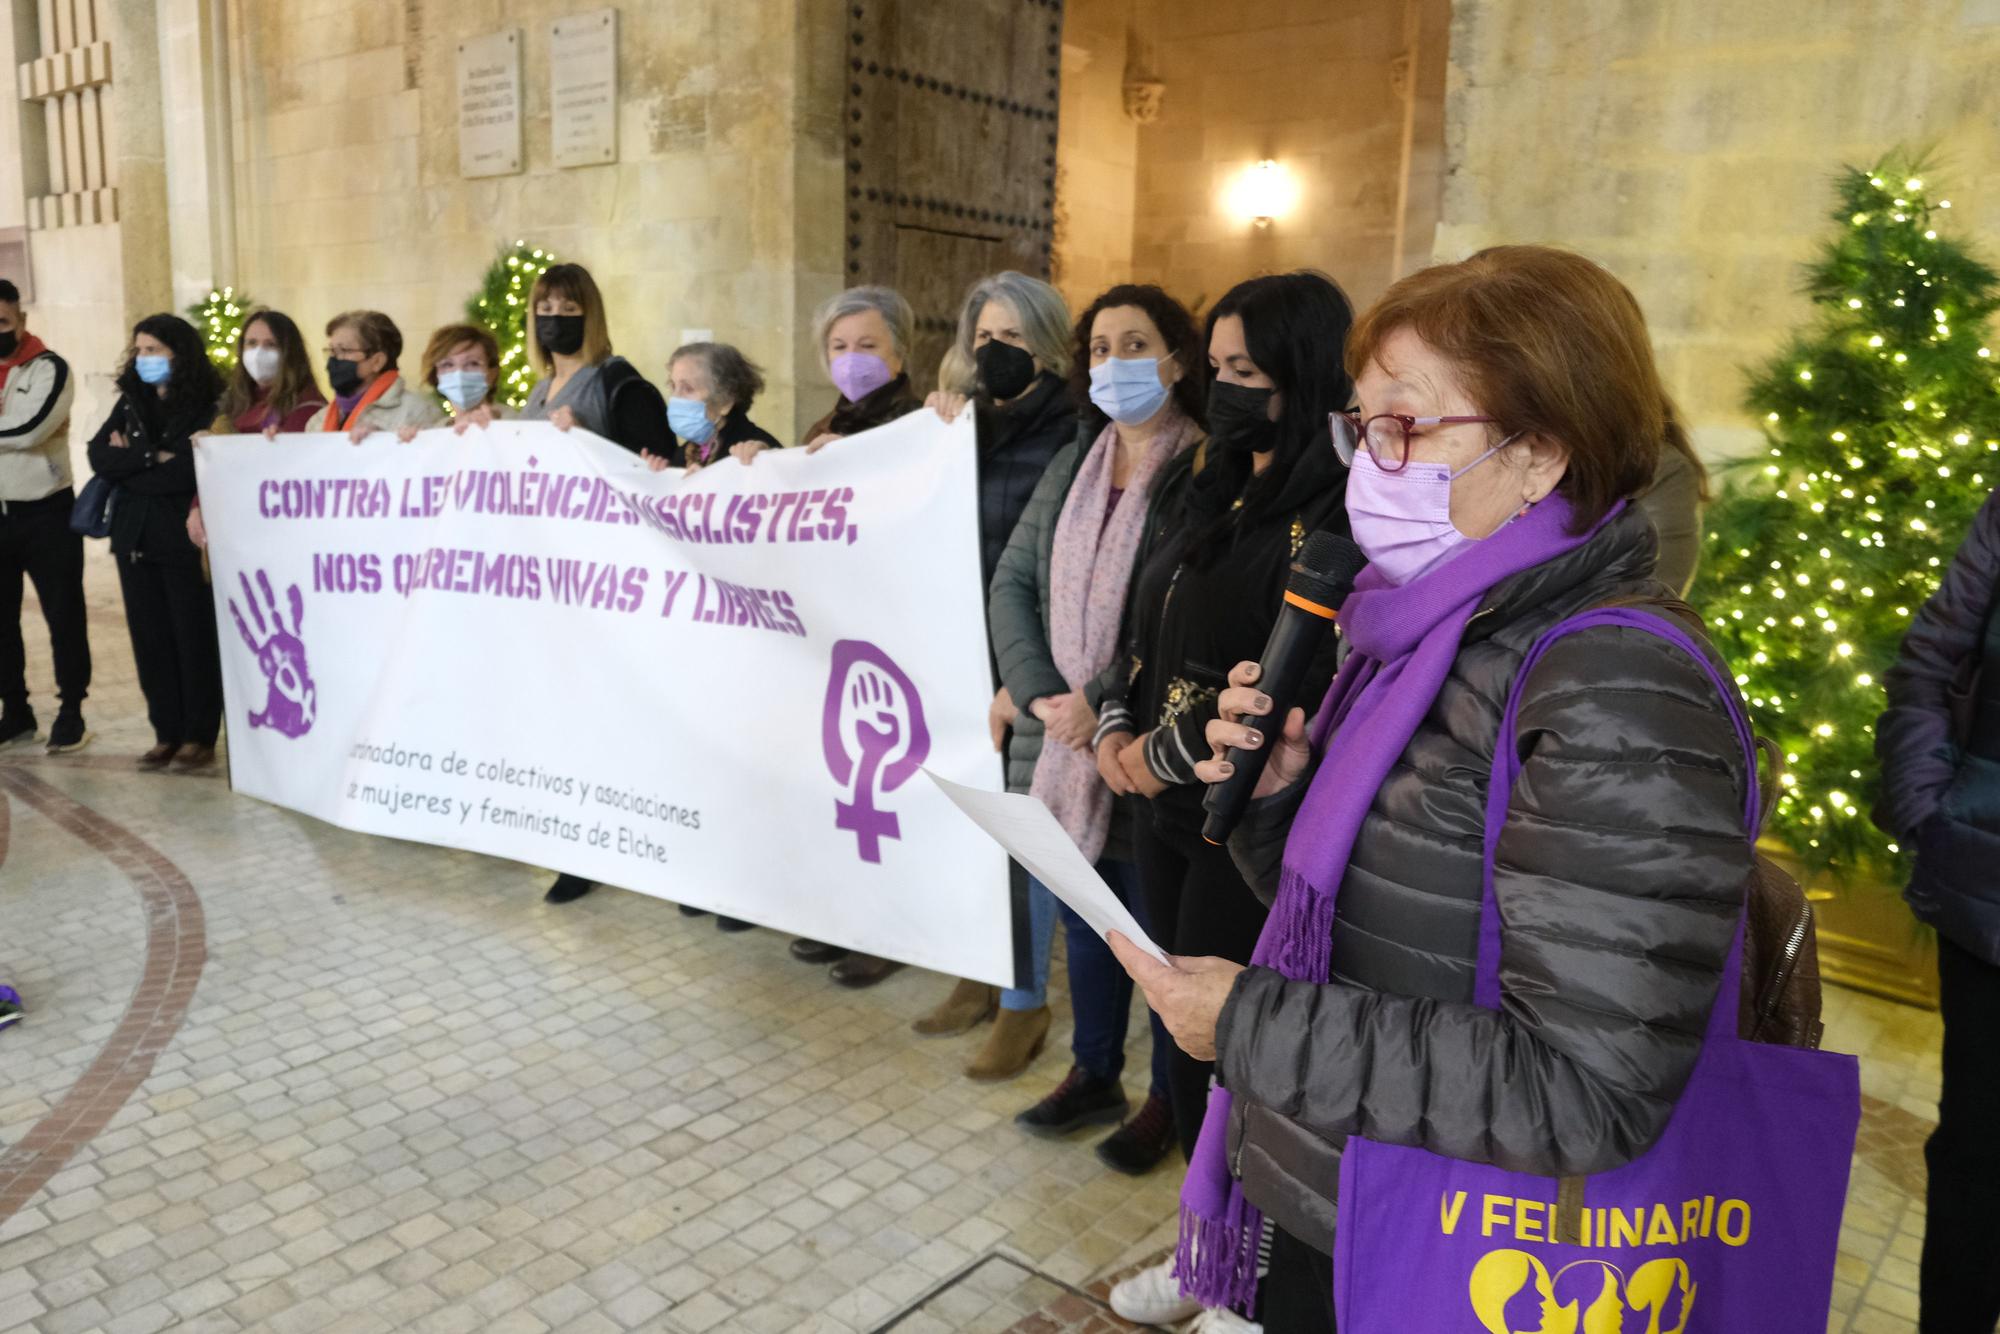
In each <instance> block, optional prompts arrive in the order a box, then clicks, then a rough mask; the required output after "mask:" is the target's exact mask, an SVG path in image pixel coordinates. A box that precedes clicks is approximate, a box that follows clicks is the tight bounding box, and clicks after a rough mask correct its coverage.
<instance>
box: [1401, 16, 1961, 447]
mask: <svg viewBox="0 0 2000 1334" xmlns="http://www.w3.org/2000/svg"><path fill="white" fill-rule="evenodd" d="M1452 12H1453V21H1452V32H1451V70H1450V92H1449V100H1448V104H1447V107H1446V127H1447V143H1448V150H1447V151H1448V157H1449V164H1450V167H1449V175H1448V178H1447V181H1448V183H1447V186H1446V193H1445V202H1444V219H1443V225H1442V226H1441V227H1440V229H1439V232H1438V238H1437V255H1438V257H1439V258H1440V259H1455V258H1459V257H1462V256H1463V255H1466V254H1468V253H1470V252H1471V251H1473V250H1476V249H1478V248H1479V247H1481V246H1485V245H1492V244H1496V243H1499V242H1513V241H1550V242H1556V243H1559V244H1563V245H1567V246H1571V247H1573V248H1575V249H1577V250H1579V251H1581V252H1583V253H1585V254H1588V255H1590V256H1591V257H1593V258H1595V259H1597V260H1599V261H1601V262H1602V263H1604V264H1606V265H1608V266H1609V267H1610V268H1611V269H1612V270H1613V271H1615V272H1616V273H1617V274H1618V275H1619V276H1620V277H1622V278H1623V279H1624V280H1625V281H1626V282H1627V283H1629V284H1631V286H1632V288H1633V290H1634V291H1635V292H1637V294H1638V296H1639V300H1640V302H1641V304H1642V305H1643V306H1644V307H1645V309H1646V313H1647V315H1648V317H1649V318H1650V320H1651V322H1652V329H1653V336H1654V341H1655V343H1656V345H1657V346H1658V348H1659V351H1660V356H1661V361H1662V364H1663V368H1664V370H1665V372H1666V374H1667V377H1668V381H1669V383H1670V385H1671V387H1672V389H1673V391H1674V393H1675V394H1676V395H1677V397H1678V398H1679V399H1680V402H1681V404H1682V406H1683V408H1684V410H1685V411H1686V413H1687V415H1688V417H1689V420H1690V422H1691V423H1692V425H1693V426H1694V428H1695V432H1696V435H1697V439H1698V441H1699V442H1700V444H1701V445H1702V447H1703V448H1704V450H1706V451H1707V452H1708V453H1710V454H1711V455H1712V456H1721V455H1727V454H1734V453H1741V452H1744V451H1746V450H1749V449H1752V448H1754V447H1755V446H1756V444H1757V442H1758V438H1759V437H1758V436H1757V434H1756V432H1755V430H1754V428H1753V427H1752V426H1751V424H1750V421H1749V418H1748V416H1747V415H1746V414H1745V412H1744V411H1743V409H1742V406H1741V398H1742V393H1743V386H1744V376H1743V369H1742V368H1743V367H1744V366H1746V365H1751V364H1754V363H1756V362H1758V361H1760V360H1761V359H1762V358H1763V357H1765V356H1767V355H1769V354H1770V353H1771V352H1773V351H1775V350H1776V349H1777V348H1778V347H1779V345H1780V344H1781V342H1782V341H1783V339H1784V336H1785V334H1786V331H1787V330H1789V329H1791V328H1792V327H1794V326H1795V325H1797V324H1798V323H1799V322H1800V321H1802V320H1804V319H1806V318H1807V317H1808V313H1809V307H1808V305H1807V303H1806V302H1805V301H1804V300H1803V299H1802V298H1800V297H1799V296H1798V294H1797V290H1796V289H1797V276H1798V266H1799V264H1801V263H1802V262H1803V261H1805V260H1807V259H1808V258H1809V257H1810V256H1811V255H1812V253H1813V250H1814V247H1815V246H1816V245H1817V243H1818V242H1819V240H1820V239H1821V238H1822V237H1824V236H1825V235H1826V234H1827V231H1828V228H1829V227H1830V226H1831V223H1829V221H1828V220H1827V217H1826V215H1827V213H1828V211H1829V209H1830V207H1831V205H1832V203H1833V198H1832V195H1831V192H1830V189H1829V186H1830V181H1831V178H1832V175H1833V173H1834V171H1835V169H1836V168H1837V167H1838V166H1839V165H1841V164H1842V163H1846V162H1853V163H1866V162H1870V161H1872V160H1874V159H1875V158H1876V157H1877V156H1878V155H1880V154H1882V153H1883V152H1885V151H1887V150H1890V149H1892V148H1894V147H1896V146H1897V145H1899V144H1909V145H1917V146H1923V145H1934V146H1935V149H1936V158H1937V161H1936V165H1935V167H1934V168H1933V170H1932V172H1931V174H1930V181H1931V183H1932V184H1933V185H1934V186H1939V187H1944V190H1943V192H1944V193H1945V194H1946V195H1947V197H1949V198H1950V199H1951V201H1952V205H1953V207H1952V210H1951V213H1950V215H1949V216H1950V219H1951V223H1952V225H1953V227H1954V228H1955V229H1957V230H1958V231H1959V232H1960V233H1961V234H1962V235H1965V236H1967V237H1969V238H1971V239H1974V240H1975V241H1983V242H1984V243H1985V251H1986V256H1987V258H1988V260H1989V261H1993V260H2000V245H1996V244H1994V242H1995V240H1996V238H2000V176H1996V175H1995V173H1994V172H1993V170H1992V164H1993V163H1994V162H1995V161H1996V160H2000V93H1996V88H1995V83H1994V70H1995V69H2000V0H1873V2H1871V3H1867V4H1858V3H1850V2H1849V0H1735V2H1734V3H1729V4H1721V3H1716V0H1541V3H1537V4H1534V5H1521V4H1516V3H1510V0H1455V3H1454V4H1453V5H1452Z"/></svg>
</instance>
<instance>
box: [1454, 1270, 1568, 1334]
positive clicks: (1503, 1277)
mask: <svg viewBox="0 0 2000 1334" xmlns="http://www.w3.org/2000/svg"><path fill="white" fill-rule="evenodd" d="M1530 1281H1532V1282H1533V1283H1534V1285H1535V1293H1536V1295H1537V1296H1539V1297H1540V1298H1541V1299H1542V1323H1541V1325H1540V1327H1539V1328H1537V1329H1513V1328H1510V1327H1509V1326H1508V1324H1507V1306H1508V1303H1510V1302H1512V1301H1513V1300H1514V1298H1516V1297H1518V1296H1519V1295H1521V1293H1523V1292H1525V1291H1526V1290H1527V1287H1528V1284H1529V1282H1530ZM1467 1290H1468V1294H1469V1295H1470V1296H1471V1298H1472V1313H1473V1314H1474V1315H1476V1316H1478V1317H1479V1323H1480V1326H1481V1327H1482V1328H1484V1329H1485V1330H1486V1331H1487V1334H1577V1319H1578V1317H1577V1310H1576V1303H1575V1302H1566V1303H1558V1302H1557V1301H1556V1282H1555V1280H1554V1279H1553V1278H1551V1277H1550V1276H1549V1271H1548V1267H1547V1266H1546V1265H1544V1264H1543V1263H1542V1262H1541V1261H1540V1260H1537V1259H1536V1258H1535V1257H1534V1256H1532V1255H1530V1254H1528V1253H1527V1252H1526V1251H1516V1250H1498V1251H1488V1252H1487V1253H1486V1254H1484V1255H1482V1256H1480V1257H1479V1263H1478V1264H1476V1265H1474V1266H1473V1267H1472V1281H1471V1283H1470V1284H1468V1285H1467Z"/></svg>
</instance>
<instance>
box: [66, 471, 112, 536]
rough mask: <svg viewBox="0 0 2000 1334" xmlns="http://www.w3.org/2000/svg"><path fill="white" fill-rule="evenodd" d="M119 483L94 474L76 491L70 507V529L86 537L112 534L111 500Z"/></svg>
mask: <svg viewBox="0 0 2000 1334" xmlns="http://www.w3.org/2000/svg"><path fill="white" fill-rule="evenodd" d="M117 490H118V484H117V483H116V482H114V481H112V480H111V479H110V478H108V477H96V476H93V477H92V478H91V479H90V480H89V481H87V482H85V483H84V484H83V490H81V491H79V492H77V493H76V503H75V504H74V505H71V506H70V509H69V530H70V531H71V532H72V533H81V534H82V535H83V536H85V537H109V536H111V502H112V498H113V496H114V495H115V494H116V493H117Z"/></svg>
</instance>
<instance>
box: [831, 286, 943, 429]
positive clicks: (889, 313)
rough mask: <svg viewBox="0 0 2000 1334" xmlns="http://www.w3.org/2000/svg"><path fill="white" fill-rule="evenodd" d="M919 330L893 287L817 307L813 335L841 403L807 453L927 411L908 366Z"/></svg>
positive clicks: (853, 290)
mask: <svg viewBox="0 0 2000 1334" xmlns="http://www.w3.org/2000/svg"><path fill="white" fill-rule="evenodd" d="M916 328H917V317H916V315H915V314H914V313H912V312H911V310H910V303H909V302H907V301H905V300H903V298H902V295H901V294H900V293H898V292H897V291H895V290H894V289H893V288H888V287H850V288H848V289H847V290H846V291H845V292H842V293H841V294H840V295H839V296H836V297H834V298H833V299H832V300H831V301H829V302H827V303H826V304H825V305H823V306H821V307H820V308H819V311H818V312H817V313H816V314H815V315H814V316H813V334H814V336H815V337H816V338H817V340H818V342H819V359H820V364H821V365H822V366H824V367H825V368H826V372H827V374H828V375H830V376H831V377H832V378H833V384H834V387H835V388H836V389H838V390H840V402H839V403H837V404H835V405H834V408H833V411H832V412H829V413H827V414H826V416H824V417H822V418H820V419H819V420H818V421H817V422H814V423H813V425H812V426H811V427H810V428H809V429H808V430H807V431H806V452H807V453H809V454H811V453H817V452H818V451H819V450H820V449H822V448H824V447H825V446H826V445H828V444H829V443H831V442H832V441H835V440H838V439H840V438H841V437H843V436H849V435H859V434H860V433H861V432H863V431H870V430H873V429H874V428H875V427H877V426H881V425H883V424H884V423H887V422H892V421H894V420H896V418H898V417H904V416H908V415H909V414H910V413H912V412H915V411H916V410H917V409H918V408H920V407H922V406H923V403H922V402H920V401H919V400H918V398H917V396H916V393H915V392H914V391H913V390H912V389H911V388H910V374H909V371H908V370H907V369H906V368H905V366H904V361H905V359H906V358H907V357H908V356H909V354H910V344H911V342H912V341H913V340H914V339H915V337H916Z"/></svg>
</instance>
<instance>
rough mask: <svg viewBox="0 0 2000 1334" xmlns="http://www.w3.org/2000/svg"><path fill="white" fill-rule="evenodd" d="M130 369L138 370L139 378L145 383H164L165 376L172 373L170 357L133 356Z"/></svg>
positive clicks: (172, 364)
mask: <svg viewBox="0 0 2000 1334" xmlns="http://www.w3.org/2000/svg"><path fill="white" fill-rule="evenodd" d="M132 369H133V370H135V371H137V372H139V378H140V379H141V380H143V381H144V382H145V383H147V384H154V385H158V384H165V383H166V382H167V377H168V376H170V375H172V374H173V373H174V359H173V358H172V357H134V358H132Z"/></svg>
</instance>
